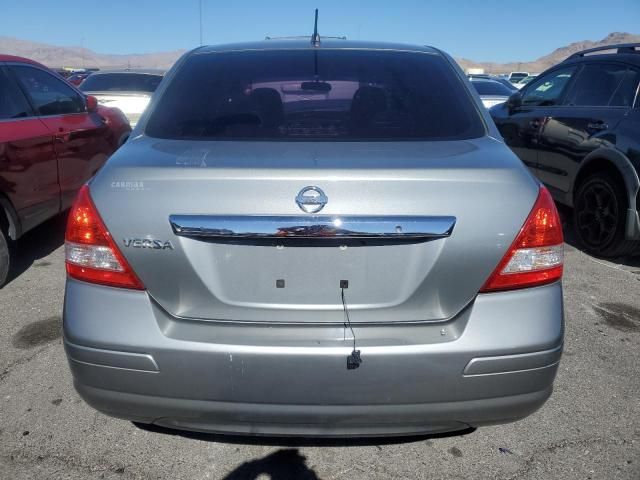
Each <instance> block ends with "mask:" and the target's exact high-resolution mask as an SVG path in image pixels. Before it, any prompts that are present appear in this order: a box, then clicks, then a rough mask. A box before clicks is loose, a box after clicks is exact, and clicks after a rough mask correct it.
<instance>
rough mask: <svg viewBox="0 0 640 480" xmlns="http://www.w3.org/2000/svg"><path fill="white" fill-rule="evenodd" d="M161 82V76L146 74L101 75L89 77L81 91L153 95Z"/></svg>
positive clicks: (83, 83)
mask: <svg viewBox="0 0 640 480" xmlns="http://www.w3.org/2000/svg"><path fill="white" fill-rule="evenodd" d="M161 80H162V76H161V75H150V74H146V73H100V74H93V75H90V76H88V77H87V78H86V79H85V80H84V82H82V85H81V86H80V90H82V91H83V92H109V91H112V92H146V93H153V92H155V90H156V88H158V85H159V84H160V81H161Z"/></svg>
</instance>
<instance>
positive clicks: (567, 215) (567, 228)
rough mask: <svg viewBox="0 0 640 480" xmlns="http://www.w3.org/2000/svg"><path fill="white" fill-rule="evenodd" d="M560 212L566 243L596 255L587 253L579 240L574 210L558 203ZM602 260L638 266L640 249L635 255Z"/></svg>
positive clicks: (639, 265)
mask: <svg viewBox="0 0 640 480" xmlns="http://www.w3.org/2000/svg"><path fill="white" fill-rule="evenodd" d="M558 212H559V213H560V218H561V219H562V231H563V233H564V241H565V243H566V244H567V245H569V246H570V247H573V248H575V249H576V250H580V251H581V252H583V253H584V254H585V255H589V256H591V257H594V256H593V255H591V254H589V253H586V252H585V251H584V248H583V247H582V245H581V244H580V242H579V241H578V238H577V236H576V232H575V230H574V228H573V221H572V214H573V212H572V210H571V209H570V208H569V207H565V206H563V205H558ZM594 258H599V257H594ZM601 260H605V261H607V262H610V263H614V264H617V265H622V266H627V267H634V268H636V267H640V251H639V252H638V253H637V254H636V255H635V256H627V257H615V258H602V259H601Z"/></svg>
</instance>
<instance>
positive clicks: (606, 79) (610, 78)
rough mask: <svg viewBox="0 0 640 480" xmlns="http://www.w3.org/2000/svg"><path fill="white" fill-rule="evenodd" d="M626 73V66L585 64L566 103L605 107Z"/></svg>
mask: <svg viewBox="0 0 640 480" xmlns="http://www.w3.org/2000/svg"><path fill="white" fill-rule="evenodd" d="M626 73H627V67H626V65H619V64H607V63H595V64H591V65H589V64H587V65H585V67H584V68H583V69H582V71H581V72H580V74H579V75H578V78H577V80H576V82H575V84H574V85H573V87H572V88H571V91H570V92H569V95H568V96H567V100H566V103H567V104H568V105H574V106H581V107H582V106H586V107H606V106H608V105H609V102H610V101H611V99H612V97H613V95H614V93H615V92H616V91H617V90H618V87H619V86H620V84H621V83H622V81H623V80H624V77H625V74H626ZM627 93H628V94H629V93H630V92H627Z"/></svg>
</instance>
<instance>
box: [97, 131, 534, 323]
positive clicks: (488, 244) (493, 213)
mask: <svg viewBox="0 0 640 480" xmlns="http://www.w3.org/2000/svg"><path fill="white" fill-rule="evenodd" d="M99 176H100V178H99V180H100V181H98V182H95V184H94V185H92V195H93V197H94V200H95V202H96V205H97V207H98V210H99V211H100V213H101V215H102V216H103V219H104V221H105V224H106V225H107V227H108V229H109V231H110V232H111V234H112V235H113V237H114V238H115V239H116V241H117V244H118V246H119V247H120V249H121V250H122V253H123V254H124V255H125V257H126V258H127V261H129V263H130V264H131V266H132V267H133V269H134V270H135V272H136V274H137V275H138V276H139V278H140V279H141V280H142V282H143V283H144V284H145V286H146V288H147V290H148V292H149V295H150V296H151V297H152V298H153V299H154V300H155V301H156V302H157V303H158V304H159V305H160V306H161V307H162V308H164V309H165V310H167V311H168V312H169V313H171V314H173V315H176V316H179V317H184V318H195V319H206V320H221V321H241V322H272V323H279V322H285V323H342V322H344V316H343V315H344V312H343V305H342V302H341V284H342V285H344V282H342V281H348V288H347V289H346V290H345V294H346V299H347V302H348V306H349V310H350V317H351V321H352V322H354V323H363V322H364V323H379V322H411V321H442V320H446V319H448V318H451V317H452V316H454V315H455V314H456V313H458V312H459V311H460V310H461V309H463V308H464V307H465V306H466V305H467V304H468V303H469V302H470V301H472V300H473V298H474V297H475V296H476V295H477V292H478V290H479V289H480V288H481V286H482V284H483V283H484V281H485V280H486V279H487V277H488V276H489V275H490V274H491V272H492V271H493V269H494V268H495V266H496V264H497V263H498V261H499V260H500V258H501V257H502V255H503V254H504V252H505V251H506V250H507V248H508V247H509V245H510V243H511V242H512V241H513V239H514V237H515V236H516V234H517V232H518V231H519V229H520V227H521V226H522V223H523V221H524V219H525V218H526V217H527V214H528V213H529V211H530V209H531V207H532V205H533V203H534V201H535V199H536V196H537V193H538V187H537V184H536V182H535V181H534V180H533V179H532V178H531V176H530V175H529V174H528V173H527V172H526V170H525V169H524V167H522V166H521V165H520V164H519V162H517V161H516V160H515V159H514V157H513V155H512V154H511V153H510V152H509V151H508V150H507V149H506V148H505V147H504V145H502V144H501V143H499V142H498V141H496V140H494V139H491V138H489V137H485V138H481V139H478V140H469V141H456V142H413V141H408V142H375V143H374V142H332V143H329V142H315V143H313V142H188V141H175V140H154V139H152V138H145V137H140V138H138V139H134V140H133V141H132V142H130V144H128V145H127V147H126V149H123V150H122V151H121V152H119V153H117V154H116V155H115V157H113V158H112V159H111V160H110V161H109V163H108V164H107V166H106V167H105V169H103V171H102V172H101V173H100V174H99ZM306 187H317V188H318V189H319V190H321V191H322V193H323V194H324V195H325V196H326V205H324V207H323V208H322V209H321V210H320V211H319V212H316V213H307V212H305V211H303V210H302V209H301V208H300V206H299V205H298V203H299V202H296V198H297V197H299V195H300V193H301V191H302V190H304V189H305V188H306ZM308 193H309V192H307V193H306V194H303V197H304V196H308ZM312 193H313V195H311V196H313V197H314V198H315V194H316V193H317V192H312ZM134 219H135V220H134ZM336 222H341V223H336ZM239 233H240V235H238V234H239ZM373 233H375V235H374V234H373ZM341 282H342V283H341Z"/></svg>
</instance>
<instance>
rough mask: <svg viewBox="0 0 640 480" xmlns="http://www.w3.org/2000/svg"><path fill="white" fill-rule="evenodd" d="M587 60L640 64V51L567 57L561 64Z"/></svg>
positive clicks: (572, 63) (591, 61) (590, 61)
mask: <svg viewBox="0 0 640 480" xmlns="http://www.w3.org/2000/svg"><path fill="white" fill-rule="evenodd" d="M585 62H589V63H593V62H622V63H630V64H633V65H638V66H640V53H599V54H595V53H594V54H589V55H585V56H583V57H573V58H567V59H566V60H565V61H563V62H562V63H560V64H559V65H574V64H579V63H585Z"/></svg>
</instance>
